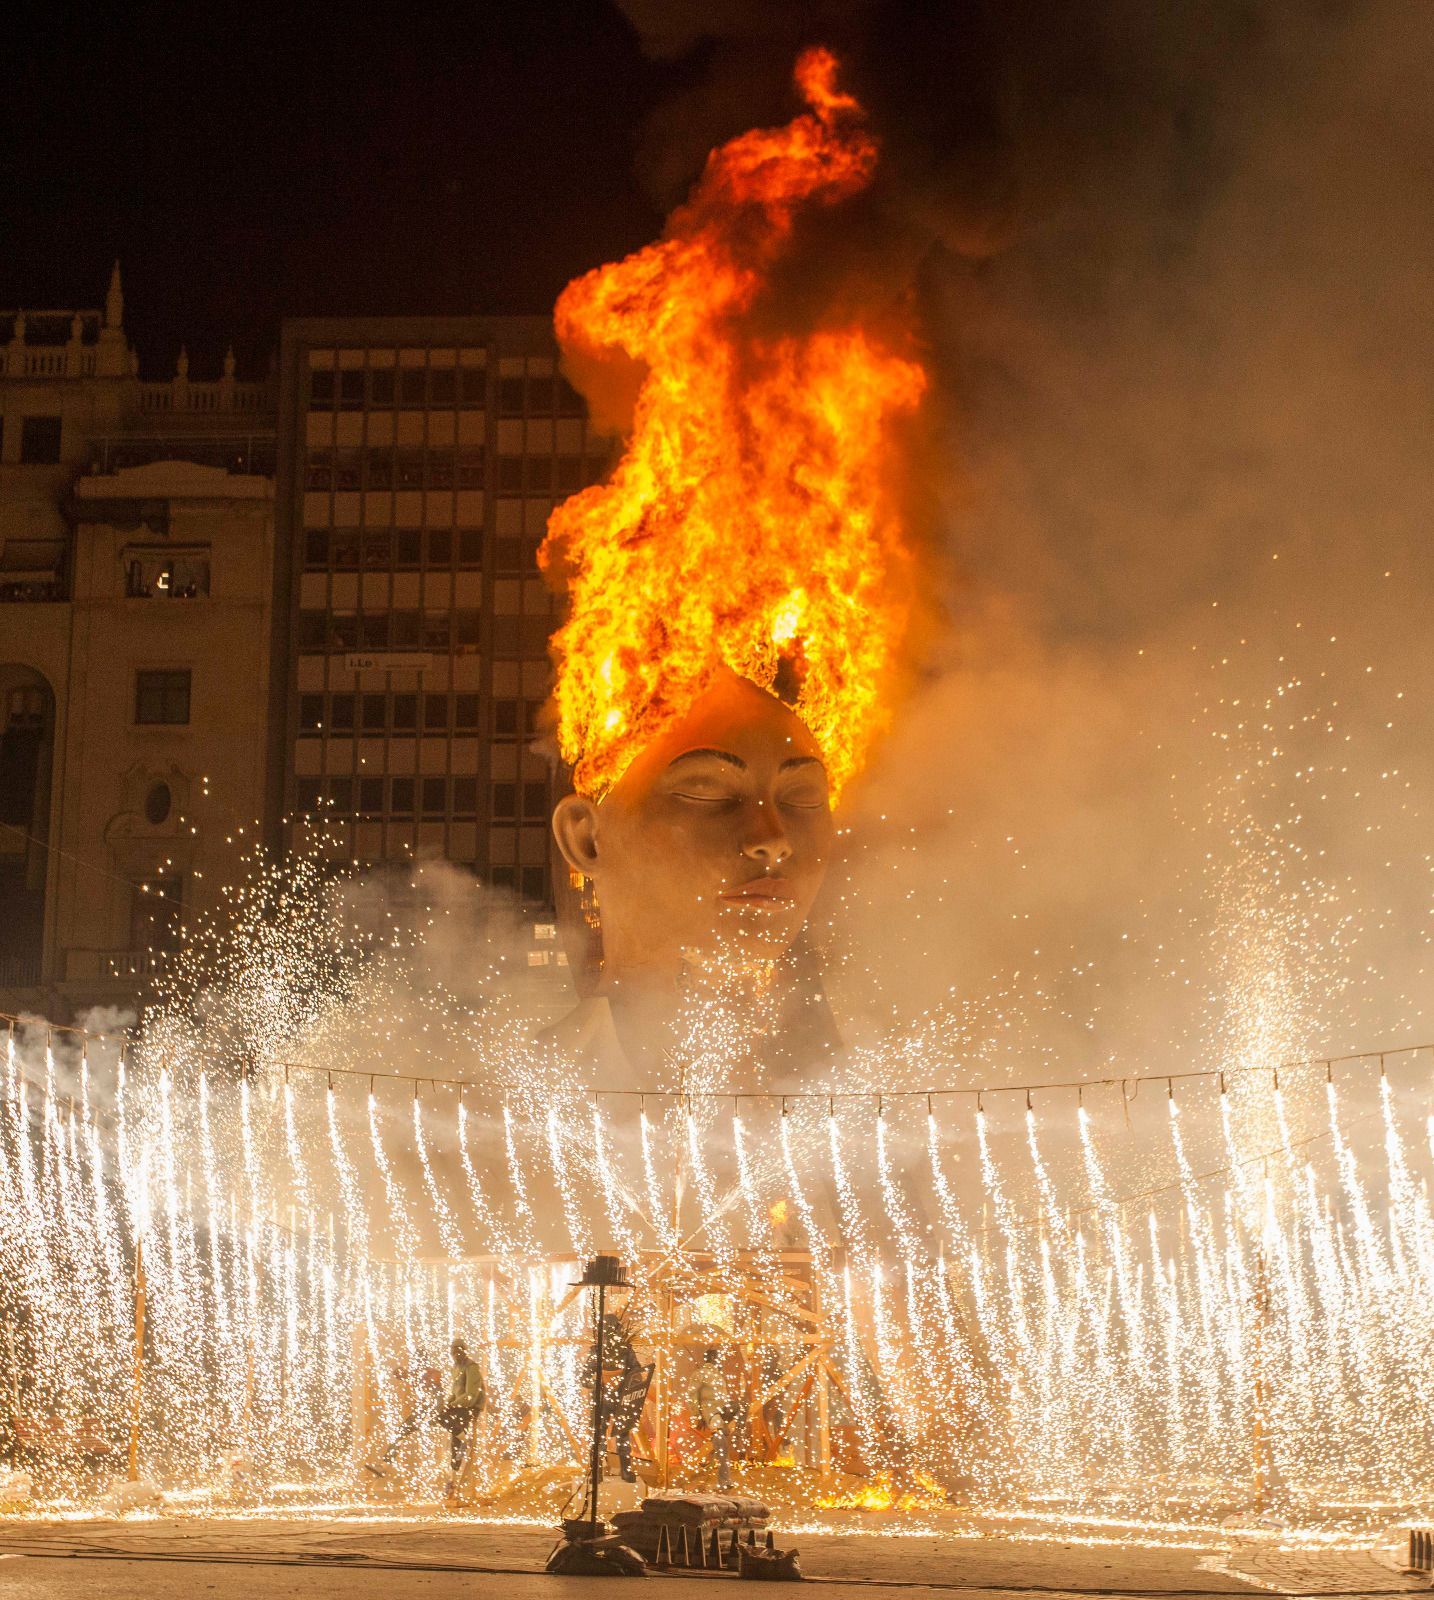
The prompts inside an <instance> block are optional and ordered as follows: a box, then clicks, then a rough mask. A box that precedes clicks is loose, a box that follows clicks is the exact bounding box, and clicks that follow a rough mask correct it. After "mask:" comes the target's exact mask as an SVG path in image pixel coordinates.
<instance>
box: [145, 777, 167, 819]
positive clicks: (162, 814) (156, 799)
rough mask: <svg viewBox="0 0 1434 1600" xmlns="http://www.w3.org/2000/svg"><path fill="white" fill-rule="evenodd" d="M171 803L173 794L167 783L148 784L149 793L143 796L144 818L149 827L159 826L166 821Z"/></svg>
mask: <svg viewBox="0 0 1434 1600" xmlns="http://www.w3.org/2000/svg"><path fill="white" fill-rule="evenodd" d="M173 805H174V796H173V795H172V794H171V793H170V788H169V785H168V784H167V783H152V784H150V786H149V793H148V794H147V795H145V797H144V820H145V821H146V822H147V823H148V824H149V825H150V827H151V828H158V827H160V826H161V825H162V824H163V823H165V822H168V820H169V813H170V810H171V808H172V807H173Z"/></svg>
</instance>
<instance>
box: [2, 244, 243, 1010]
mask: <svg viewBox="0 0 1434 1600" xmlns="http://www.w3.org/2000/svg"><path fill="white" fill-rule="evenodd" d="M123 312H124V302H123V296H122V293H121V289H120V279H119V272H118V268H116V270H115V273H114V274H113V276H112V278H111V282H110V287H109V293H108V295H107V296H106V301H105V305H104V307H103V309H82V310H76V311H56V312H39V313H36V312H29V313H25V312H9V313H0V360H3V371H0V417H3V436H0V904H3V906H4V908H5V909H4V916H3V918H0V1009H6V1010H12V1011H13V1010H18V1009H22V1008H36V1009H39V1008H45V1009H48V1010H50V1011H51V1014H53V1015H57V1016H59V1015H63V1014H65V1013H66V1012H68V1011H71V1010H73V1009H74V1008H75V1007H77V1006H80V1005H84V1004H91V1003H95V1002H99V1001H107V1000H109V1001H114V1002H116V1003H133V1001H134V1000H135V999H136V998H137V997H138V996H139V995H141V994H142V993H143V991H144V989H145V986H146V980H147V978H148V977H149V976H150V975H151V974H152V972H153V970H154V968H155V965H156V963H157V962H158V961H160V960H162V959H163V958H164V954H165V952H166V950H167V949H169V948H172V947H173V946H174V945H175V944H177V943H178V942H179V940H180V939H181V938H182V933H181V929H182V927H183V926H184V924H185V922H186V921H187V920H188V919H191V918H192V917H193V916H194V915H196V914H198V913H200V912H202V911H203V910H205V909H207V908H209V907H210V906H212V904H213V896H214V895H215V894H216V893H217V890H218V887H219V884H220V883H221V882H222V881H223V880H224V877H225V875H226V871H227V868H226V856H227V843H226V841H227V837H228V835H229V833H230V831H231V830H232V829H233V828H234V827H235V826H236V825H246V826H247V825H248V824H249V823H251V822H253V821H254V820H256V819H257V818H258V817H259V816H260V813H261V809H262V806H263V803H264V798H265V796H264V788H263V772H264V770H265V767H266V764H267V760H268V753H269V751H270V748H271V743H272V741H271V735H270V731H269V716H270V695H269V685H268V663H269V659H270V653H271V633H272V596H273V591H274V529H273V458H274V443H275V433H274V410H273V405H274V399H273V388H272V386H271V385H270V384H269V383H268V382H257V383H255V382H241V381H239V380H238V378H237V377H236V375H235V370H234V359H233V356H232V354H231V355H229V356H228V357H227V358H226V360H225V361H224V364H223V368H222V371H221V374H220V376H218V377H217V378H215V379H213V380H207V381H200V380H198V379H192V378H191V377H190V374H189V360H188V357H187V355H185V354H184V353H183V352H181V354H180V357H179V361H178V363H177V365H176V370H175V372H174V375H173V376H172V377H171V378H170V379H168V380H166V381H163V382H148V381H143V380H141V379H140V377H139V373H138V358H137V356H136V354H135V352H134V350H133V348H132V347H131V346H130V344H129V342H128V340H127V338H126V336H125V333H124V327H123ZM7 334H8V337H6V335H7ZM206 791H207V792H208V794H209V796H210V797H211V798H209V799H206V798H205V795H206Z"/></svg>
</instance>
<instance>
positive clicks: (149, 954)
mask: <svg viewBox="0 0 1434 1600" xmlns="http://www.w3.org/2000/svg"><path fill="white" fill-rule="evenodd" d="M167 960H168V955H167V953H166V952H165V951H163V950H77V949H73V948H71V949H69V950H66V951H65V980H66V982H68V983H135V982H144V981H146V980H147V979H150V978H153V977H154V976H155V975H156V974H157V973H159V972H162V971H163V970H164V964H165V962H166V961H167Z"/></svg>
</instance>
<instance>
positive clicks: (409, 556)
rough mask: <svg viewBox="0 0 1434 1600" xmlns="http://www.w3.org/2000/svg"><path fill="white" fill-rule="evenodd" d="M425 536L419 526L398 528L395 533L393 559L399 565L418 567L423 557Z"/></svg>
mask: <svg viewBox="0 0 1434 1600" xmlns="http://www.w3.org/2000/svg"><path fill="white" fill-rule="evenodd" d="M422 552H423V536H422V535H421V534H420V533H419V531H418V529H417V528H397V529H395V530H394V535H393V559H394V565H395V566H397V567H416V566H418V564H419V562H420V560H421V559H422Z"/></svg>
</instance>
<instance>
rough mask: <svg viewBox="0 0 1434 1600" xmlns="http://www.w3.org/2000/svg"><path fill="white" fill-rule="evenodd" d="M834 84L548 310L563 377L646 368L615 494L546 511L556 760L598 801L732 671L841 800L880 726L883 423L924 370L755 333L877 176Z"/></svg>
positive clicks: (913, 392) (888, 598)
mask: <svg viewBox="0 0 1434 1600" xmlns="http://www.w3.org/2000/svg"><path fill="white" fill-rule="evenodd" d="M836 72H837V63H836V60H835V58H834V57H833V56H832V55H831V54H830V52H828V51H825V50H820V49H817V50H809V51H807V52H806V53H805V54H804V55H803V56H802V57H801V59H800V60H799V61H798V63H797V68H796V81H797V85H798V88H799V89H800V91H801V93H802V95H803V97H804V99H805V101H806V103H807V106H808V108H809V109H808V110H806V111H804V112H803V113H802V114H801V115H799V116H797V117H796V118H795V119H794V120H793V121H792V122H790V123H788V124H787V125H786V126H785V127H781V128H769V129H757V130H754V131H752V132H749V133H746V134H743V135H742V136H741V137H739V138H737V139H734V140H732V141H731V142H730V143H729V144H726V145H724V146H722V147H721V148H720V149H717V150H715V151H713V152H712V154H711V155H710V156H709V157H708V161H707V166H706V170H705V171H704V173H703V175H702V178H701V179H700V181H699V182H698V184H697V187H696V189H695V190H694V191H693V193H692V195H691V197H690V198H689V199H688V201H687V203H686V204H685V205H684V206H682V207H681V208H680V209H679V210H678V211H677V212H675V213H674V215H673V216H672V218H671V219H670V221H669V224H668V228H667V231H666V234H665V236H664V238H662V239H661V240H660V241H659V242H657V243H656V244H652V245H649V246H648V247H646V248H645V249H643V250H640V251H638V252H637V253H636V254H634V255H632V256H629V257H628V258H627V259H626V260H625V261H620V262H615V263H612V264H610V265H608V266H604V267H599V268H598V269H597V270H595V271H593V272H590V273H588V274H586V275H585V276H584V277H581V278H578V279H576V280H575V281H574V282H573V283H570V284H569V285H568V287H567V288H566V289H565V290H564V291H563V294H562V295H561V297H560V298H559V300H558V304H557V310H556V323H557V331H558V337H559V340H560V342H561V343H562V346H563V348H564V351H565V352H566V353H567V355H568V356H569V357H570V358H573V359H575V360H576V361H578V362H580V363H582V362H586V363H589V364H591V363H592V362H594V361H598V362H609V363H621V362H622V361H623V360H624V359H626V361H628V362H630V363H633V362H635V363H637V364H638V365H639V368H640V370H641V372H642V379H641V385H640V388H639V390H638V394H637V399H636V402H635V406H634V411H633V418H632V424H631V431H630V435H629V438H628V440H627V448H626V451H625V453H624V455H623V457H622V459H621V461H620V462H619V464H618V466H617V467H616V469H615V471H614V473H613V475H612V477H611V479H610V481H608V482H607V483H604V484H599V485H595V486H593V487H592V488H589V489H586V490H584V491H583V492H582V493H581V494H578V495H575V496H574V497H573V498H572V499H570V500H567V501H565V502H564V503H563V504H562V505H561V506H559V507H558V508H557V509H556V510H555V511H554V513H553V515H552V517H551V519H550V520H549V524H548V536H547V539H546V540H545V542H544V544H543V547H542V550H541V552H540V557H539V559H540V561H541V563H542V565H543V567H544V570H545V571H548V572H549V573H551V574H553V575H554V576H555V577H557V578H559V579H561V580H562V581H563V582H565V584H566V587H567V590H568V595H569V601H570V609H569V614H568V619H567V621H566V622H565V623H564V625H563V626H562V627H561V628H560V629H559V630H558V632H557V634H556V636H555V639H554V653H555V655H556V658H557V662H558V673H557V687H556V691H555V694H556V707H557V722H558V741H559V745H560V748H561V750H562V753H563V756H564V758H565V759H566V760H567V761H569V762H570V763H572V765H573V767H574V778H575V782H576V785H577V787H578V788H579V789H580V790H581V791H582V792H584V793H587V794H591V795H594V796H598V795H601V794H603V793H605V792H606V790H607V789H609V788H610V787H611V786H612V784H613V783H614V782H615V781H616V780H617V779H618V778H619V777H620V776H621V774H622V773H623V771H624V770H625V769H626V767H627V765H628V764H629V762H631V760H632V759H633V757H634V756H635V755H636V754H637V753H638V751H639V750H640V749H641V748H642V747H643V746H644V745H645V744H647V743H648V742H650V741H651V740H652V739H653V738H655V737H657V736H658V735H659V734H661V732H662V731H663V729H664V728H665V727H667V726H669V725H670V724H671V723H672V722H673V721H675V720H677V719H678V718H679V717H681V716H682V715H683V714H684V712H685V711H686V710H687V708H688V707H689V706H690V705H691V703H692V701H693V700H694V699H695V698H696V697H697V695H698V694H700V693H701V692H702V689H703V688H704V687H705V685H706V684H707V682H708V681H709V680H710V678H711V675H712V674H713V672H714V671H716V670H717V669H718V668H719V667H720V666H721V665H723V664H725V665H726V666H728V667H730V668H731V669H732V670H733V671H735V672H737V673H739V674H740V675H742V676H743V677H746V678H749V679H750V680H751V681H752V682H754V683H757V684H759V685H761V686H762V687H764V688H774V687H775V688H777V689H779V690H780V691H781V692H782V693H783V695H784V698H787V699H788V700H790V701H791V703H792V704H793V706H794V709H795V710H796V712H797V714H798V715H799V716H800V717H801V718H802V719H803V721H804V722H805V723H806V724H807V726H808V727H809V728H810V729H811V730H812V733H813V734H814V735H815V737H816V739H817V741H818V743H819V744H820V745H821V747H822V749H823V751H824V752H825V754H826V758H827V765H828V771H829V776H830V779H831V785H832V791H833V794H836V793H838V792H839V791H840V789H841V787H842V786H843V784H845V783H846V781H847V780H848V779H849V778H850V777H851V775H852V773H853V772H855V771H856V770H857V769H858V768H859V767H860V765H861V763H862V760H863V757H864V754H865V751H866V749H867V747H868V745H869V744H870V741H871V739H872V737H873V735H874V733H875V732H877V731H878V729H879V726H880V724H881V721H882V720H883V715H884V702H885V699H886V696H885V695H884V694H883V692H882V691H883V685H884V680H885V679H886V678H887V676H888V673H889V669H890V667H891V665H892V662H893V658H894V656H895V652H896V649H897V646H898V644H899V641H900V638H901V635H902V632H903V628H904V624H905V621H906V617H907V613H908V609H909V598H908V597H909V592H910V587H911V572H910V567H911V558H910V552H909V550H908V548H907V544H906V540H905V538H904V535H903V529H902V526H901V520H900V517H899V514H898V512H897V508H896V505H895V503H894V496H893V487H894V478H895V469H896V464H897V446H896V440H895V439H894V437H893V424H894V423H895V421H896V420H897V419H898V418H899V417H900V416H902V415H903V414H905V413H909V412H911V411H912V410H914V408H915V407H916V405H917V403H918V401H919V400H920V398H921V395H922V393H923V391H924V389H925V386H926V376H925V373H924V372H923V370H922V368H921V367H920V366H919V365H918V364H917V363H916V362H915V361H913V360H910V359H907V358H905V357H903V356H899V355H897V354H896V353H895V352H893V351H892V350H891V349H889V348H887V347H886V346H885V345H884V344H883V343H882V341H881V340H880V339H879V338H878V337H877V336H876V335H875V334H874V333H873V332H871V331H870V330H869V329H867V328H865V327H863V326H862V325H861V324H860V322H859V321H853V320H850V317H849V316H848V320H845V321H843V322H842V323H841V324H840V325H830V326H819V327H817V328H815V329H814V330H812V331H806V332H803V333H800V334H773V333H770V332H766V331H760V330H758V329H757V328H755V327H753V326H752V325H751V321H750V319H748V318H746V314H747V313H748V312H750V311H752V310H753V308H754V307H757V306H758V305H759V303H760V299H761V296H762V293H763V290H764V288H765V287H766V286H767V284H768V282H769V279H770V273H771V269H772V266H773V264H774V263H775V262H776V261H777V260H778V258H779V257H780V256H781V255H782V253H783V251H784V249H785V248H786V247H787V246H788V244H789V242H790V239H791V234H792V229H793V226H794V221H795V218H796V215H797V213H798V211H799V210H800V209H801V208H802V207H803V206H804V205H832V204H835V203H836V202H838V201H840V200H842V199H844V198H846V197H848V196H850V195H852V194H854V193H855V192H857V191H858V190H859V189H861V188H862V187H863V186H864V185H865V184H866V183H867V182H868V181H869V180H870V177H871V175H872V172H873V170H874V167H875V164H876V157H877V149H876V144H875V141H874V140H873V139H872V137H871V135H870V134H869V133H868V131H867V130H866V127H865V125H864V119H863V114H862V110H861V107H860V106H859V105H858V104H857V102H856V101H855V100H854V99H853V98H852V97H851V96H850V95H846V94H843V93H840V92H839V91H838V90H837V88H836ZM779 673H780V678H779Z"/></svg>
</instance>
